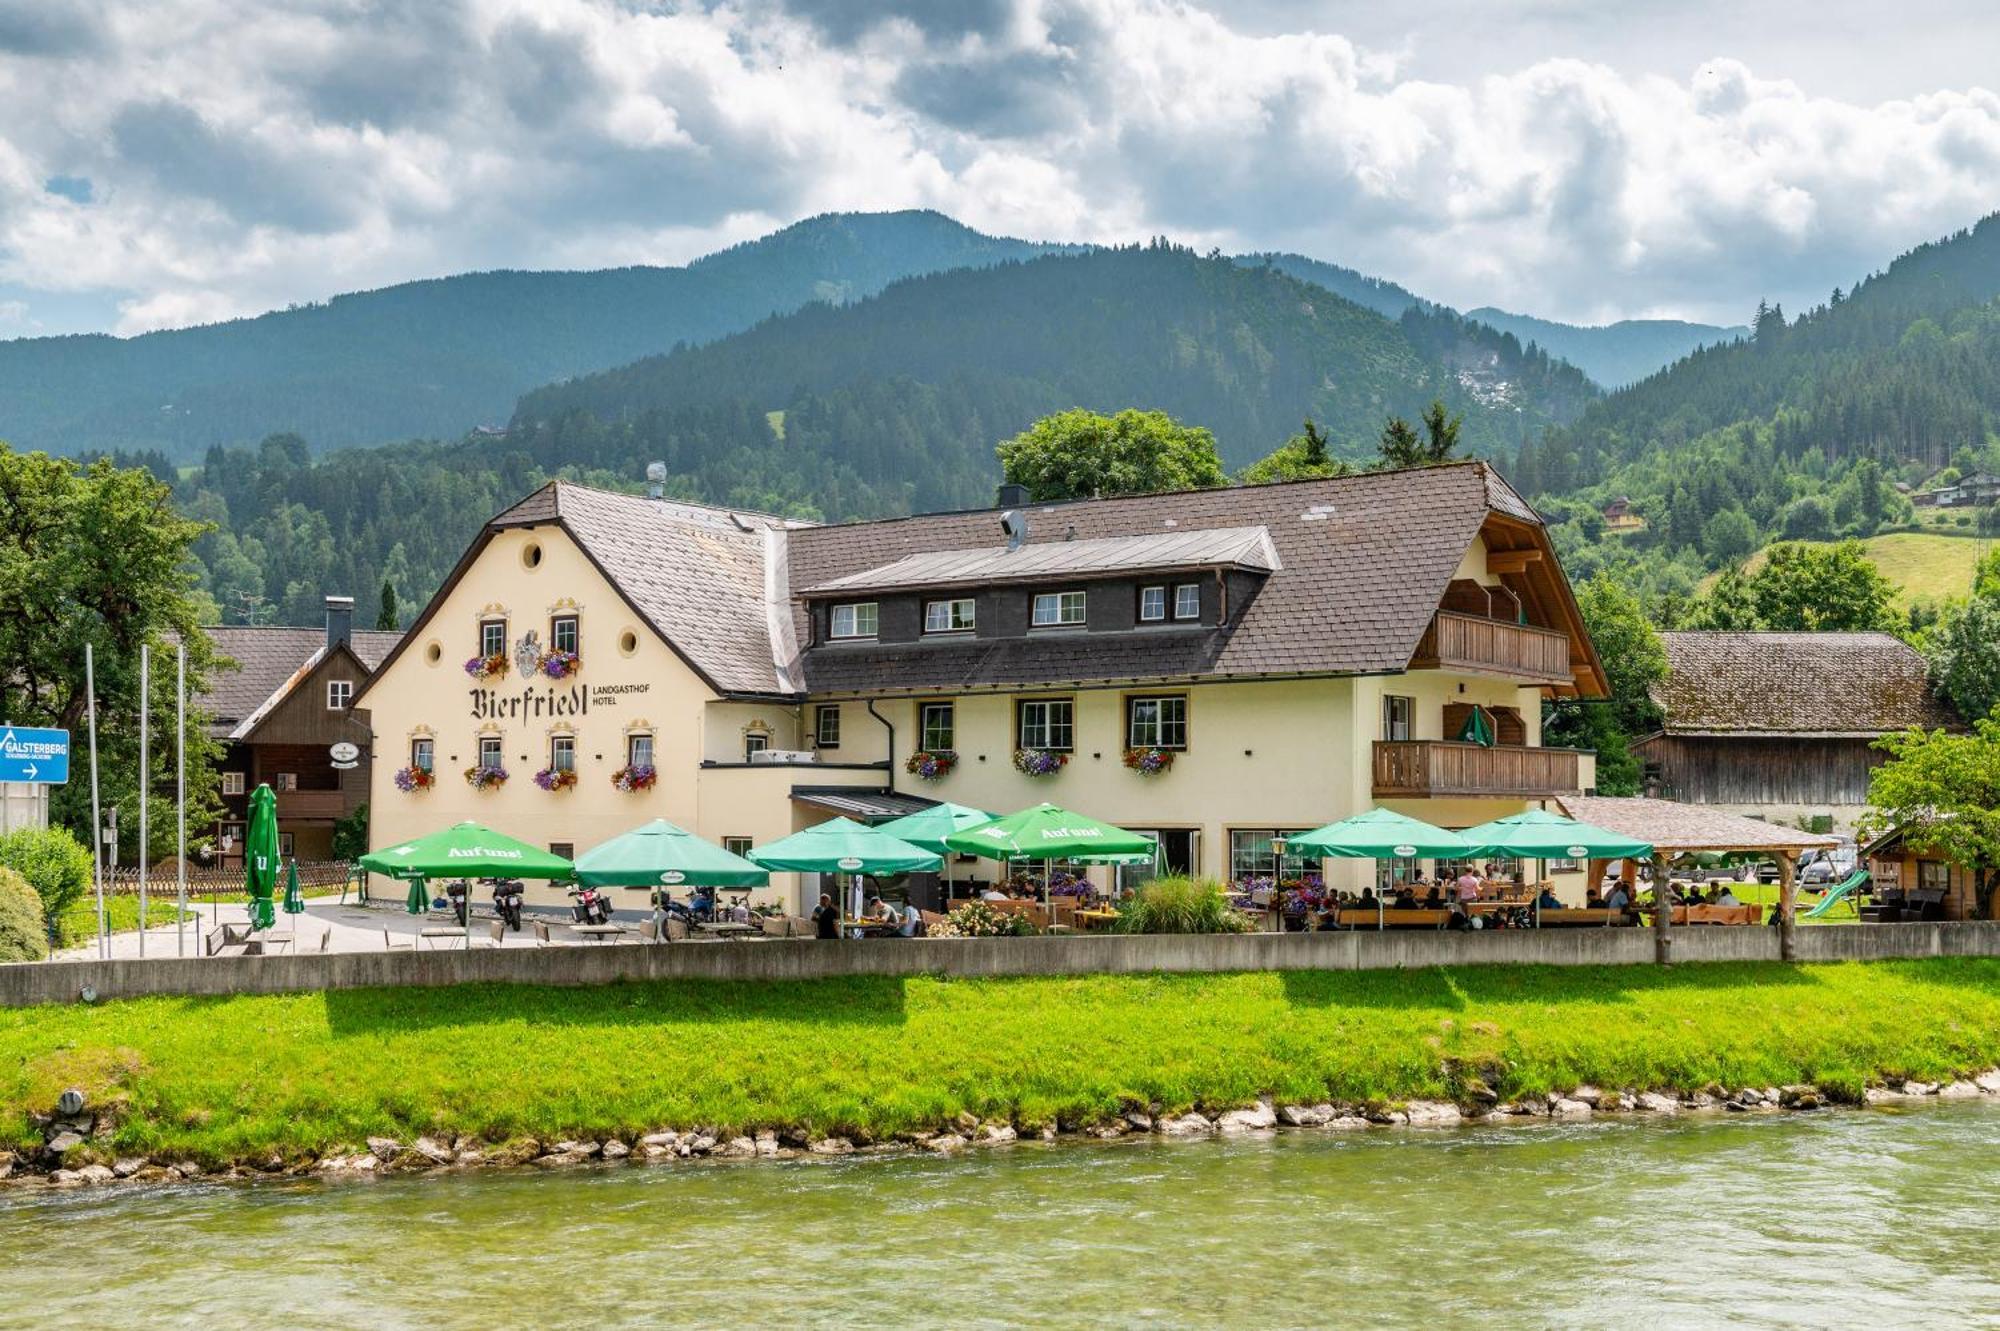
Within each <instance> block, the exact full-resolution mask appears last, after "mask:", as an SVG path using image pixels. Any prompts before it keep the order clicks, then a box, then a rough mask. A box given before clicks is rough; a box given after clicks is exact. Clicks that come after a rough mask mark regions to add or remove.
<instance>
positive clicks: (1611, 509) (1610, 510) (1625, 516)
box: [1603, 495, 1646, 536]
mask: <svg viewBox="0 0 2000 1331" xmlns="http://www.w3.org/2000/svg"><path fill="white" fill-rule="evenodd" d="M1603 512H1604V530H1605V531H1607V532H1609V533H1611V534H1612V535H1614V536H1617V535H1622V534H1624V533H1626V532H1635V531H1644V530H1645V529H1646V519H1645V517H1644V516H1642V515H1641V514H1640V513H1638V512H1637V511H1636V510H1634V509H1633V507H1632V501H1631V500H1629V499H1626V498H1624V497H1623V496H1622V495H1621V496H1620V497H1619V498H1617V499H1614V500H1612V501H1611V502H1610V503H1608V504H1606V505H1605V506H1604V510H1603Z"/></svg>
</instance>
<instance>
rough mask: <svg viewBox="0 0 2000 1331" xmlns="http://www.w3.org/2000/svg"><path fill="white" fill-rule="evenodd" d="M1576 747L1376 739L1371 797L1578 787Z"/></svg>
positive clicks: (1531, 794) (1563, 791) (1552, 791)
mask: <svg viewBox="0 0 2000 1331" xmlns="http://www.w3.org/2000/svg"><path fill="white" fill-rule="evenodd" d="M1577 782H1578V768H1577V750H1575V749H1542V748H1527V747H1523V746H1521V745H1505V744H1503V745H1495V746H1494V747H1492V748H1490V749H1489V748H1487V747H1485V746H1484V745H1480V744H1468V743H1464V742H1461V741H1459V740H1435V739H1418V740H1377V741H1376V742H1375V796H1376V798H1377V799H1384V798H1389V797H1401V798H1409V797H1418V798H1424V797H1429V796H1433V795H1505V796H1515V795H1519V796H1524V797H1528V798H1535V797H1539V796H1547V795H1575V794H1577V793H1579V792H1580V790H1581V787H1580V786H1579V785H1578V784H1577Z"/></svg>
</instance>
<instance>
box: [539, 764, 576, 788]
mask: <svg viewBox="0 0 2000 1331" xmlns="http://www.w3.org/2000/svg"><path fill="white" fill-rule="evenodd" d="M535 784H536V785H538V786H540V787H541V788H542V789H543V790H570V789H573V788H574V787H575V785H576V769H575V768H574V767H544V768H543V769H542V770H541V771H539V772H537V773H535Z"/></svg>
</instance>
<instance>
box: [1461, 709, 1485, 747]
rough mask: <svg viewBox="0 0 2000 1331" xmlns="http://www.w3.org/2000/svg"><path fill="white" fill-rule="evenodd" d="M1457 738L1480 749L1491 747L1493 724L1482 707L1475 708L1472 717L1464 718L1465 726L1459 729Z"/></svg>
mask: <svg viewBox="0 0 2000 1331" xmlns="http://www.w3.org/2000/svg"><path fill="white" fill-rule="evenodd" d="M1458 738H1459V739H1460V740H1461V741H1463V742H1466V743H1471V744H1477V745H1479V746H1480V747H1481V748H1486V749H1490V748H1492V747H1493V722H1492V719H1491V718H1489V717H1488V716H1487V715H1486V709H1485V708H1484V707H1478V706H1475V707H1474V708H1473V709H1472V715H1470V716H1468V717H1466V718H1465V724H1464V725H1463V726H1461V727H1459V731H1458Z"/></svg>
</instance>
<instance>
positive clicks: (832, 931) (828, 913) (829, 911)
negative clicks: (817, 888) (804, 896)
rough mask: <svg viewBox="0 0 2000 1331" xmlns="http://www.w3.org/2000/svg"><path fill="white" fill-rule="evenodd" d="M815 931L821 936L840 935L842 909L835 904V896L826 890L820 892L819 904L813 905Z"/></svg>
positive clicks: (815, 933) (832, 936)
mask: <svg viewBox="0 0 2000 1331" xmlns="http://www.w3.org/2000/svg"><path fill="white" fill-rule="evenodd" d="M812 920H813V932H814V935H815V936H816V937H819V938H839V937H840V910H839V908H838V907H836V906H835V905H834V904H833V898H832V897H831V896H830V895H828V894H827V893H825V892H822V893H820V894H819V905H817V906H815V907H813V915H812Z"/></svg>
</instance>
